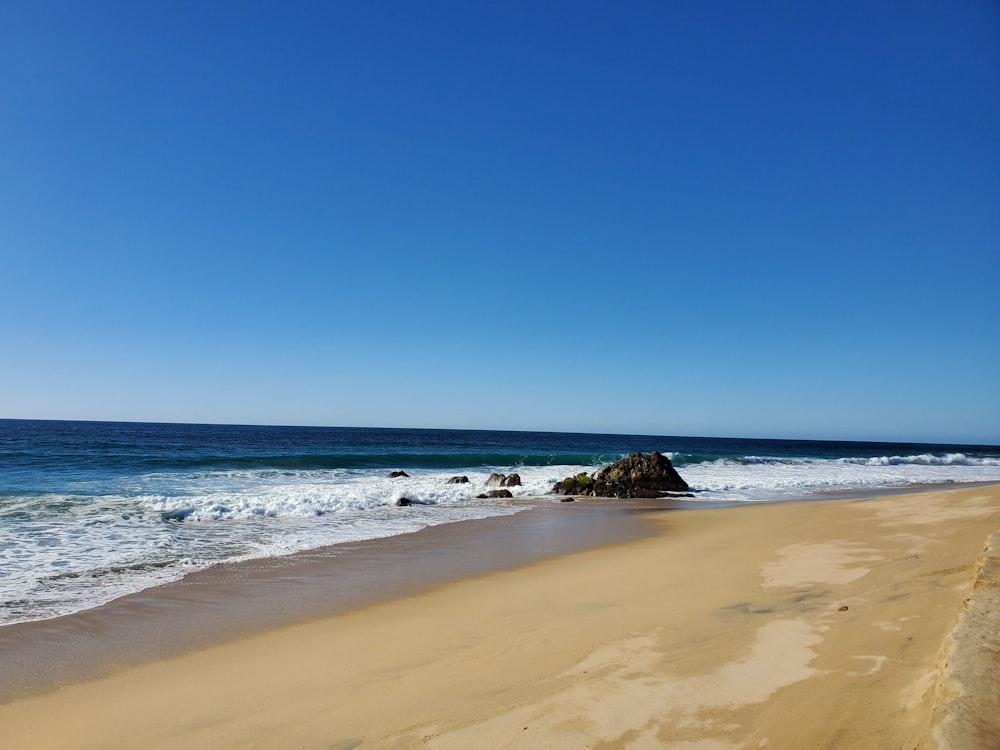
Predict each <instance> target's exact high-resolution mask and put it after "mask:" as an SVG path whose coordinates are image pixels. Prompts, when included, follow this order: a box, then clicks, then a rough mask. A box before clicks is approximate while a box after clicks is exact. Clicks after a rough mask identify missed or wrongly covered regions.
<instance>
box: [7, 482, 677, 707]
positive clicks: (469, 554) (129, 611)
mask: <svg viewBox="0 0 1000 750" xmlns="http://www.w3.org/2000/svg"><path fill="white" fill-rule="evenodd" d="M522 502H523V505H524V509H523V510H522V511H520V512H518V513H515V514H512V515H500V516H489V517H486V518H480V519H472V520H463V521H455V522H452V523H445V524H438V525H435V526H427V527H425V528H423V529H420V530H418V531H415V532H410V533H407V534H398V535H394V536H388V537H380V538H375V539H365V540H359V541H352V542H342V543H339V544H333V545H328V546H325V547H319V548H316V549H311V550H303V551H300V552H295V553H292V554H290V555H284V556H281V557H265V558H255V559H251V560H243V561H239V562H230V563H220V564H217V565H213V566H211V567H209V568H204V569H201V570H197V571H192V572H191V573H189V574H187V575H185V576H184V577H183V578H181V579H179V580H176V581H171V582H168V583H165V584H161V585H159V586H154V587H151V588H148V589H144V590H142V591H139V592H136V593H133V594H128V595H126V596H122V597H119V598H117V599H114V600H112V601H110V602H107V603H105V604H103V605H101V606H99V607H93V608H91V609H87V610H82V611H80V612H74V613H72V614H68V615H63V616H60V617H54V618H49V619H45V620H33V621H28V622H21V623H14V624H10V625H4V626H2V627H0V705H2V704H3V703H6V702H9V701H12V700H17V699H20V698H24V697H28V696H31V695H35V694H39V693H44V692H46V691H48V690H51V689H53V688H57V687H59V686H61V685H64V684H69V683H73V682H79V681H83V680H88V679H93V678H95V677H99V676H101V675H103V674H106V673H108V672H109V671H111V670H113V669H121V668H122V667H128V666H136V665H139V664H142V663H145V662H149V661H154V660H158V659H165V658H170V657H175V656H178V655H181V654H184V653H187V652H190V651H194V650H197V649H200V648H206V647H209V646H212V645H216V644H219V643H223V642H225V641H228V640H232V639H235V638H240V637H246V636H249V635H253V634H255V633H260V632H263V631H266V630H268V629H273V628H278V627H284V626H288V625H292V624H295V623H297V622H302V621H306V620H310V619H315V618H320V617H328V616H333V615H337V614H341V613H344V612H347V611H350V610H354V609H359V608H362V607H366V606H369V605H372V604H376V603H379V602H382V601H386V600H390V599H394V598H401V597H405V596H412V595H415V594H418V593H419V592H421V591H424V590H428V589H431V588H433V587H436V586H440V585H444V584H447V583H449V582H452V581H457V580H461V579H464V578H469V577H473V576H477V575H486V574H489V573H494V572H497V571H501V570H508V569H512V568H516V567H519V566H523V565H527V564H530V563H533V562H537V561H540V560H544V559H547V558H551V557H557V556H560V555H565V554H571V553H573V552H578V551H582V550H586V549H597V548H600V547H603V546H609V545H614V544H618V543H622V542H625V541H630V540H635V539H640V538H643V537H646V536H651V535H652V534H654V533H655V527H654V526H653V525H651V524H649V523H648V521H646V520H645V519H644V518H642V517H641V515H639V514H637V513H636V512H635V511H641V510H650V511H652V510H667V509H669V508H667V507H652V506H651V504H650V503H651V502H656V501H642V500H630V501H623V500H610V499H606V498H588V499H587V500H586V501H583V502H577V503H560V502H552V501H551V500H550V499H548V498H526V499H524V500H523V501H522Z"/></svg>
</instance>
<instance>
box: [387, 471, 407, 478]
mask: <svg viewBox="0 0 1000 750" xmlns="http://www.w3.org/2000/svg"><path fill="white" fill-rule="evenodd" d="M408 476H410V475H409V474H407V473H406V472H405V471H390V472H389V479H396V478H397V477H408Z"/></svg>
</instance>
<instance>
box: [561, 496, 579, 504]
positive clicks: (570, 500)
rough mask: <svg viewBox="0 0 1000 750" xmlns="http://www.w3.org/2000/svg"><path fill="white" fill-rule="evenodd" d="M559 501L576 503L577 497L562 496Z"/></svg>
mask: <svg viewBox="0 0 1000 750" xmlns="http://www.w3.org/2000/svg"><path fill="white" fill-rule="evenodd" d="M559 502H561V503H575V502H576V498H575V497H561V498H559Z"/></svg>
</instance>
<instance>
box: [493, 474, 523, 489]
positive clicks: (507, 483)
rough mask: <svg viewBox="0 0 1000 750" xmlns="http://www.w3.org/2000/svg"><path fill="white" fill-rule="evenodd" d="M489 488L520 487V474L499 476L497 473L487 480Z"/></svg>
mask: <svg viewBox="0 0 1000 750" xmlns="http://www.w3.org/2000/svg"><path fill="white" fill-rule="evenodd" d="M486 486H487V487H520V486H521V475H520V474H497V473H496V472H495V471H494V472H493V473H492V474H490V475H489V477H488V478H487V479H486Z"/></svg>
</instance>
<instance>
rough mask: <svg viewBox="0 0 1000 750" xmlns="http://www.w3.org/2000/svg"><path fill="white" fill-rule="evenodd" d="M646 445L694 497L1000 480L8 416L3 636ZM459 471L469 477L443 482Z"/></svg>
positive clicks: (354, 431) (782, 448)
mask: <svg viewBox="0 0 1000 750" xmlns="http://www.w3.org/2000/svg"><path fill="white" fill-rule="evenodd" d="M650 450H659V451H660V452H662V453H664V454H666V455H668V456H670V457H671V459H672V461H673V462H674V465H675V467H676V468H677V469H678V471H679V472H680V474H681V476H683V477H684V479H685V480H686V481H687V482H688V484H689V485H690V486H691V489H692V492H693V493H694V496H695V497H694V498H693V499H692V500H691V502H692V503H719V502H725V503H752V502H761V501H770V500H778V499H793V498H805V499H808V498H810V497H821V496H824V495H826V494H827V493H830V492H837V491H848V492H867V491H872V492H879V491H884V490H887V489H890V488H896V487H907V486H911V485H928V484H941V483H955V484H962V483H970V482H1000V447H998V446H975V445H931V444H923V443H918V444H914V443H872V442H832V441H801V440H751V439H736V438H701V437H669V436H661V437H657V436H647V435H594V434H573V433H553V432H494V431H479V430H416V429H374V428H342V427H264V426H226V425H190V424H140V423H113V422H57V421H33V420H0V625H6V624H11V623H16V622H25V621H31V620H43V619H48V618H52V617H58V616H60V615H65V614H70V613H73V612H79V611H83V610H86V609H90V608H93V607H97V606H100V605H101V604H104V603H106V602H109V601H111V600H113V599H116V598H118V597H120V596H124V595H126V594H129V593H134V592H137V591H141V590H143V589H146V588H149V587H152V586H156V585H158V584H161V583H166V582H168V581H175V580H179V579H181V578H183V577H184V576H185V575H186V574H188V573H190V572H192V571H196V570H200V569H203V568H206V567H209V566H212V565H216V564H219V563H224V562H233V561H238V560H247V559H253V558H262V557H274V556H281V555H287V554H291V553H293V552H298V551H303V550H308V549H315V548H318V547H324V546H327V545H331V544H338V543H342V542H352V541H359V540H364V539H373V538H381V537H389V536H394V535H398V534H405V533H408V532H413V531H417V530H419V529H421V528H425V527H427V526H433V525H438V524H446V523H452V522H456V521H463V520H470V519H477V518H486V517H489V516H497V515H508V514H513V513H517V512H519V511H521V510H524V509H526V508H528V507H530V503H527V502H525V498H543V502H544V498H545V497H546V496H547V495H548V493H549V492H550V491H551V489H552V486H553V485H554V484H555V482H556V481H558V480H560V479H562V478H564V477H566V476H569V475H572V474H577V473H579V472H580V471H590V470H593V469H596V468H598V467H600V466H602V465H604V464H607V463H610V462H612V461H614V460H616V459H618V458H620V457H622V456H623V455H625V454H627V453H630V452H633V451H643V452H648V451H650ZM395 470H399V471H405V472H406V474H408V476H406V477H400V478H389V476H388V474H389V472H390V471H395ZM491 472H500V473H511V472H517V473H518V474H519V475H520V477H521V482H522V484H521V486H519V487H512V488H510V489H511V491H512V493H513V494H514V496H515V497H514V499H513V500H502V499H501V500H497V499H477V498H476V495H477V494H479V493H481V492H483V491H484V489H485V483H486V479H487V477H488V476H489V474H490V473H491ZM458 475H464V476H467V477H468V478H469V480H470V481H469V483H467V484H449V483H448V479H449V478H451V477H453V476H458ZM404 497H405V498H406V499H408V500H409V501H410V505H409V506H407V507H400V506H398V505H397V502H398V501H399V500H400V499H401V498H404ZM555 501H556V499H555V498H553V502H555Z"/></svg>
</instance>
